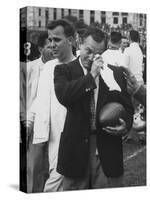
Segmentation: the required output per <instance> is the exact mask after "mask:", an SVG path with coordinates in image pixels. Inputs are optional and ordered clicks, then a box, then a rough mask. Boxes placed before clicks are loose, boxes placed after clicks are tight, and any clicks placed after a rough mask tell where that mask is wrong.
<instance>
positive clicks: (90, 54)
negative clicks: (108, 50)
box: [80, 35, 105, 70]
mask: <svg viewBox="0 0 150 200" xmlns="http://www.w3.org/2000/svg"><path fill="white" fill-rule="evenodd" d="M104 49H105V42H104V41H102V42H96V41H95V40H94V39H93V38H92V37H91V36H90V35H89V36H88V37H87V38H85V39H84V42H83V44H82V45H81V51H80V57H81V62H82V64H83V66H84V67H85V68H87V69H89V70H90V69H91V66H92V63H93V59H94V56H95V55H96V54H102V53H103V51H104Z"/></svg>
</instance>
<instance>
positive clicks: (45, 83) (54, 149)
mask: <svg viewBox="0 0 150 200" xmlns="http://www.w3.org/2000/svg"><path fill="white" fill-rule="evenodd" d="M48 39H49V41H50V46H51V49H52V54H53V57H54V58H55V59H53V60H51V61H48V62H47V63H46V64H45V65H44V70H43V72H42V73H41V76H40V80H39V85H38V91H37V98H36V101H35V103H34V105H33V107H32V108H31V112H32V113H33V114H34V135H33V143H36V142H37V141H38V138H39V139H41V140H42V141H43V142H45V141H48V160H49V177H48V179H47V180H46V182H45V186H44V192H56V191H62V190H63V188H62V182H63V176H62V175H61V174H59V173H58V172H56V166H57V156H58V147H59V140H60V134H61V132H62V130H63V126H64V120H65V117H66V108H65V107H64V106H62V105H61V104H60V103H59V102H58V100H57V98H56V96H55V91H54V76H53V73H54V69H55V66H56V65H58V64H62V63H68V62H70V61H72V60H74V59H75V57H74V55H73V52H72V44H73V42H74V39H75V29H74V27H73V26H72V24H70V23H69V22H68V21H66V20H56V21H52V22H51V23H50V24H49V26H48Z"/></svg>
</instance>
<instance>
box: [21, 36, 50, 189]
mask: <svg viewBox="0 0 150 200" xmlns="http://www.w3.org/2000/svg"><path fill="white" fill-rule="evenodd" d="M37 45H38V49H39V52H40V54H41V56H40V58H38V59H36V60H34V61H28V62H27V63H25V65H26V66H25V67H26V74H25V77H26V78H25V83H26V84H25V87H24V88H21V93H23V91H25V95H24V98H25V99H24V101H25V109H24V110H23V109H22V108H21V109H20V110H21V113H20V116H21V118H20V120H21V133H22V134H25V135H26V136H23V137H25V138H26V141H25V142H26V143H27V149H26V151H27V152H25V153H27V158H26V159H27V161H26V165H27V192H42V191H43V187H44V183H45V179H46V178H47V175H48V159H47V156H46V152H47V148H48V146H47V143H45V142H43V143H42V142H40V141H39V142H38V143H37V144H32V139H33V126H30V123H29V120H30V118H31V116H32V114H31V113H30V108H31V107H32V105H33V104H34V101H35V99H36V96H37V88H38V83H39V77H40V74H41V72H42V70H43V67H44V64H45V63H46V62H47V61H48V60H51V59H52V54H51V48H50V45H49V41H48V34H47V32H42V33H41V34H40V35H39V38H38V44H37ZM21 105H22V104H21ZM21 107H22V106H21ZM44 165H45V167H43V166H44Z"/></svg>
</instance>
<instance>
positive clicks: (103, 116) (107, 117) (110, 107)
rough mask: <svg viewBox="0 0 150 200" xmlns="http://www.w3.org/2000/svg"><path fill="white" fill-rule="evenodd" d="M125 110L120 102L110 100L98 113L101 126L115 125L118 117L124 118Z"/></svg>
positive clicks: (117, 122)
mask: <svg viewBox="0 0 150 200" xmlns="http://www.w3.org/2000/svg"><path fill="white" fill-rule="evenodd" d="M125 115H126V111H125V108H124V106H123V105H122V104H120V103H118V102H111V103H107V104H105V105H104V106H103V107H102V109H101V111H100V113H99V123H100V126H101V127H106V126H116V125H118V124H119V118H123V119H125Z"/></svg>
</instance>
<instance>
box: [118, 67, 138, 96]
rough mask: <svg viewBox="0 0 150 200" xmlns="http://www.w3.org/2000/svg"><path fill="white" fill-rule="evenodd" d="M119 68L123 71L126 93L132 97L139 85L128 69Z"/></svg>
mask: <svg viewBox="0 0 150 200" xmlns="http://www.w3.org/2000/svg"><path fill="white" fill-rule="evenodd" d="M121 68H122V69H123V73H124V76H125V78H126V80H127V91H128V93H129V94H131V95H132V94H133V93H134V91H135V90H136V89H137V88H138V87H139V83H138V81H137V80H136V78H135V76H134V75H133V73H132V72H131V70H130V69H129V68H127V67H123V66H121Z"/></svg>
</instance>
